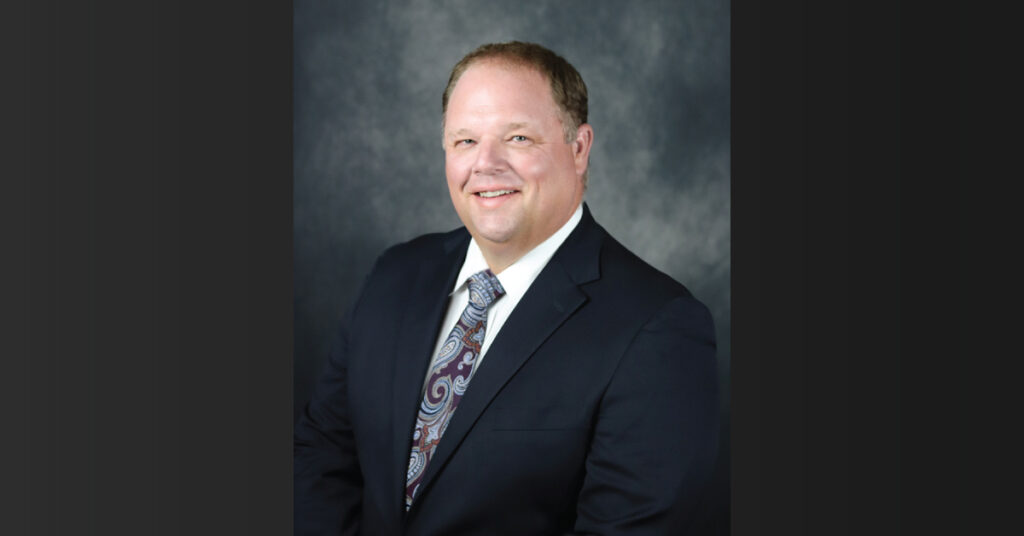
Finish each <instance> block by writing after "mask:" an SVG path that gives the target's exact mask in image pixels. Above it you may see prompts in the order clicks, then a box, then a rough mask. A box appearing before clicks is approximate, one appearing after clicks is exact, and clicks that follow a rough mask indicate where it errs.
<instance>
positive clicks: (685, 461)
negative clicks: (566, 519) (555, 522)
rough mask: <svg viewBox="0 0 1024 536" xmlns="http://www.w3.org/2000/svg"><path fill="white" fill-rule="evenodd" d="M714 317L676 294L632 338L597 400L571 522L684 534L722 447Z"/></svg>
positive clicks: (591, 527)
mask: <svg viewBox="0 0 1024 536" xmlns="http://www.w3.org/2000/svg"><path fill="white" fill-rule="evenodd" d="M717 385H718V380H717V368H716V365H715V338H714V327H713V323H712V320H711V316H710V314H709V313H708V310H707V308H705V307H704V305H703V304H701V303H700V302H698V301H697V300H695V299H694V298H692V297H690V296H680V297H678V298H676V299H674V300H673V301H671V302H669V303H668V304H667V305H666V306H665V307H664V308H663V309H662V310H661V311H659V312H658V313H656V314H655V315H654V316H653V317H652V318H651V319H650V320H649V321H648V322H647V323H646V324H645V325H644V326H643V328H642V329H641V330H640V331H639V332H638V333H637V334H636V335H635V336H634V338H633V340H632V342H631V344H630V345H629V347H628V350H627V351H626V354H625V355H624V356H623V358H622V360H621V362H620V364H619V366H618V368H617V369H616V372H615V374H614V376H613V378H612V380H611V382H610V384H609V386H608V388H607V390H606V392H605V395H604V397H603V398H602V401H601V404H600V406H599V409H598V416H597V422H596V424H595V430H594V436H593V441H592V444H591V448H590V452H589V454H588V455H587V459H586V476H585V478H584V482H583V487H582V490H581V492H580V496H579V502H578V505H577V521H576V528H575V530H576V531H577V532H579V533H584V534H601V535H613V534H629V535H640V534H686V533H687V532H686V526H687V523H688V520H689V519H690V518H692V516H693V514H694V510H695V508H696V504H697V503H698V502H699V501H700V499H701V494H702V492H703V491H704V488H705V487H706V485H707V482H708V480H709V478H710V474H711V471H712V468H713V466H714V461H715V457H716V451H717V446H718V389H717Z"/></svg>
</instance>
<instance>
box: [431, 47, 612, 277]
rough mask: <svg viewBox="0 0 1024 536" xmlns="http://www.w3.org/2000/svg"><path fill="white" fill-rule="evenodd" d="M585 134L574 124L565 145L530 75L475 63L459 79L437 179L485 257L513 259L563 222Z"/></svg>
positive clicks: (539, 79)
mask: <svg viewBox="0 0 1024 536" xmlns="http://www.w3.org/2000/svg"><path fill="white" fill-rule="evenodd" d="M592 136H593V134H592V130H591V129H590V126H589V125H582V126H581V127H580V129H578V132H577V136H576V139H575V140H573V141H572V142H571V143H566V142H565V131H564V130H563V128H562V121H561V117H560V114H559V109H558V106H557V105H556V104H555V101H554V99H553V97H552V96H551V87H550V84H549V83H548V81H547V80H546V79H545V78H544V77H543V76H542V75H541V74H540V73H538V72H537V71H535V70H533V69H529V68H524V67H515V66H509V65H507V64H503V63H497V62H494V61H488V60H482V61H480V62H478V63H474V64H473V65H472V66H470V67H469V68H468V69H467V70H466V71H465V72H464V73H463V74H462V77H461V78H460V79H459V81H458V83H457V84H456V85H455V88H454V90H453V91H452V94H451V97H450V98H449V100H448V110H447V112H446V115H445V129H444V151H445V173H446V175H447V177H448V192H449V193H450V194H451V197H452V203H453V204H454V205H455V211H456V212H457V213H458V214H459V218H461V219H462V222H463V224H465V226H466V228H467V229H468V230H469V232H470V234H472V235H473V237H474V238H475V239H476V241H477V243H479V244H480V247H481V249H482V250H483V251H484V254H485V256H486V255H487V254H488V252H495V253H498V254H499V255H500V256H502V257H505V258H507V259H509V260H510V261H514V260H516V259H518V258H519V257H520V256H522V255H523V254H525V253H527V252H528V251H529V250H530V249H532V248H533V247H535V246H536V245H538V244H540V243H541V242H543V241H544V240H545V239H546V238H547V237H549V236H550V235H551V234H553V233H554V232H555V231H557V230H558V228H559V227H561V226H562V225H563V224H564V223H565V222H566V221H568V219H569V217H570V216H571V215H572V213H573V211H574V210H575V209H576V206H577V205H578V204H579V202H580V200H581V199H582V198H583V173H584V172H585V171H586V168H587V156H588V154H589V152H590V143H591V139H592ZM488 261H489V262H490V261H491V259H490V258H488ZM492 268H493V266H492ZM502 269H503V267H502Z"/></svg>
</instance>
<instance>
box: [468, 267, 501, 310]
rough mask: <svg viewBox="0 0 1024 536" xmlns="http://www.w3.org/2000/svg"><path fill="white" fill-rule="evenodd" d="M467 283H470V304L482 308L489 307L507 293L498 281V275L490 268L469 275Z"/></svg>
mask: <svg viewBox="0 0 1024 536" xmlns="http://www.w3.org/2000/svg"><path fill="white" fill-rule="evenodd" d="M466 283H467V284H468V285H469V304H470V305H471V306H474V307H476V308H478V309H481V310H484V309H487V308H488V307H490V305H491V304H492V303H494V300H497V299H498V298H500V297H502V296H504V295H505V288H504V287H502V286H501V282H500V281H498V276H496V275H494V272H491V270H490V269H489V268H488V269H487V270H482V271H480V272H477V273H475V274H473V275H471V276H469V279H468V280H467V281H466Z"/></svg>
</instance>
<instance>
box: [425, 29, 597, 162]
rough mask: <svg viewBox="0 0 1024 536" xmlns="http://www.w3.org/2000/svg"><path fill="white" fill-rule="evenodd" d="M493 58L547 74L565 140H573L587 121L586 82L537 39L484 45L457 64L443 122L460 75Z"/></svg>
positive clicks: (445, 97) (445, 98)
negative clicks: (531, 41)
mask: <svg viewBox="0 0 1024 536" xmlns="http://www.w3.org/2000/svg"><path fill="white" fill-rule="evenodd" d="M490 59H494V60H499V61H504V62H508V63H511V64H512V65H516V66H520V67H527V68H532V69H535V70H536V71H537V72H539V73H540V74H541V75H543V76H544V77H545V78H547V79H548V81H549V82H550V83H551V96H552V97H553V98H554V100H555V104H557V105H558V108H559V110H560V111H561V112H562V128H563V129H564V130H565V142H566V143H572V141H573V140H574V139H576V130H577V129H578V128H579V127H580V125H582V124H583V123H586V122H587V85H586V84H585V83H583V77H582V76H580V73H579V72H578V71H576V68H575V67H573V66H572V64H570V63H569V62H568V61H566V60H565V58H563V57H561V56H559V55H558V54H555V53H554V52H552V51H550V50H548V49H547V48H544V47H542V46H540V45H538V44H536V43H524V42H521V41H509V42H507V43H489V44H486V45H481V46H479V47H477V49H476V50H474V51H473V52H470V53H469V54H466V56H465V57H463V58H462V59H461V60H459V62H458V63H456V64H455V67H453V68H452V74H451V75H450V76H449V77H448V86H447V87H445V88H444V95H442V97H441V118H442V119H441V121H442V124H443V121H444V115H445V113H447V111H448V98H449V97H451V95H452V91H453V90H454V89H455V84H456V83H457V82H458V81H459V78H461V77H462V74H463V73H465V72H466V69H468V68H469V66H470V65H472V64H474V63H476V62H477V61H480V60H490Z"/></svg>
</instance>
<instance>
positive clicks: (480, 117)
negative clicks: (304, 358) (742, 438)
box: [295, 42, 718, 535]
mask: <svg viewBox="0 0 1024 536" xmlns="http://www.w3.org/2000/svg"><path fill="white" fill-rule="evenodd" d="M442 114H443V132H442V134H443V144H444V151H445V172H446V175H447V179H448V190H449V193H450V195H451V199H452V204H453V205H454V207H455V211H456V212H457V213H458V215H459V218H460V219H461V220H462V222H463V224H464V225H465V228H461V229H458V230H455V231H452V232H449V233H446V234H432V235H426V236H423V237H420V238H417V239H415V240H412V241H410V242H408V243H405V244H400V245H398V246H395V247H393V248H391V249H389V250H388V251H386V252H385V253H384V254H383V255H382V256H381V257H380V258H379V259H378V260H377V263H376V265H375V266H374V268H373V270H372V272H371V273H370V275H369V276H368V278H367V280H366V282H365V284H364V287H363V289H362V292H361V294H360V296H359V298H358V300H357V302H356V304H355V305H354V307H353V308H352V310H351V313H350V315H349V317H348V321H347V322H346V325H345V326H344V327H343V328H342V329H341V330H340V334H339V338H338V342H337V343H336V344H335V346H334V349H333V350H332V353H331V355H330V357H329V360H328V363H327V366H326V368H325V370H324V372H323V375H322V376H321V378H320V380H319V382H318V384H317V387H316V390H315V393H314V394H313V397H312V400H311V401H310V403H309V404H308V406H307V407H306V409H305V412H304V413H303V416H302V417H301V419H300V421H299V423H298V424H297V425H296V430H295V528H296V531H295V533H296V534H297V535H302V534H369V535H389V534H410V535H458V534H488V535H499V534H514V535H539V534H565V533H581V534H602V535H605V534H607V535H610V534H681V533H685V532H686V530H687V528H688V527H689V522H690V519H691V518H692V516H693V514H694V511H695V510H696V508H697V504H698V502H699V500H700V498H701V494H702V492H703V491H704V488H705V486H706V484H707V481H708V478H709V476H710V472H711V469H712V467H713V465H714V458H715V453H716V448H717V434H718V428H717V419H718V411H717V407H718V405H717V390H716V386H717V381H716V372H715V371H716V368H715V363H714V354H715V340H714V330H713V327H712V322H711V317H710V315H709V314H708V311H707V309H706V308H705V307H704V306H703V305H702V304H701V303H700V302H698V301H697V300H696V299H694V298H693V297H692V296H691V295H690V293H689V292H688V291H687V290H686V289H685V288H684V287H683V286H682V285H680V284H679V283H677V282H675V281H673V280H672V279H671V278H669V277H668V276H666V275H665V274H663V273H661V272H659V271H657V270H656V269H654V268H652V267H651V266H649V265H647V264H646V263H644V262H643V261H642V260H640V259H639V258H637V257H636V256H634V255H633V254H631V253H630V252H629V251H627V250H626V249H625V248H623V246H622V245H620V244H619V243H618V242H616V241H615V240H614V239H613V238H612V237H611V236H609V235H608V234H607V233H606V232H605V231H604V229H603V228H602V227H601V226H600V225H598V224H597V223H596V222H595V221H594V219H593V217H592V216H591V214H590V211H589V209H588V208H587V207H586V206H585V205H584V204H583V203H582V200H583V193H584V189H585V185H586V176H587V166H588V160H589V155H590V149H591V146H592V143H593V140H594V131H593V128H592V127H591V126H590V125H589V124H587V122H586V121H587V92H586V86H585V85H584V83H583V80H582V78H581V77H580V76H579V73H578V72H577V71H576V70H575V69H574V68H573V67H572V66H571V65H570V64H569V63H568V62H566V61H565V60H564V59H562V58H561V57H559V56H557V55H556V54H554V53H553V52H551V51H549V50H547V49H545V48H543V47H541V46H539V45H535V44H528V43H519V42H512V43H502V44H493V45H484V46H482V47H480V48H479V49H477V50H476V51H474V52H472V53H470V54H469V55H467V56H466V57H465V58H463V59H462V60H461V61H460V62H459V63H458V64H457V65H456V66H455V68H454V69H453V71H452V74H451V77H450V79H449V83H448V87H447V88H446V89H445V92H444V97H443V100H442Z"/></svg>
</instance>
